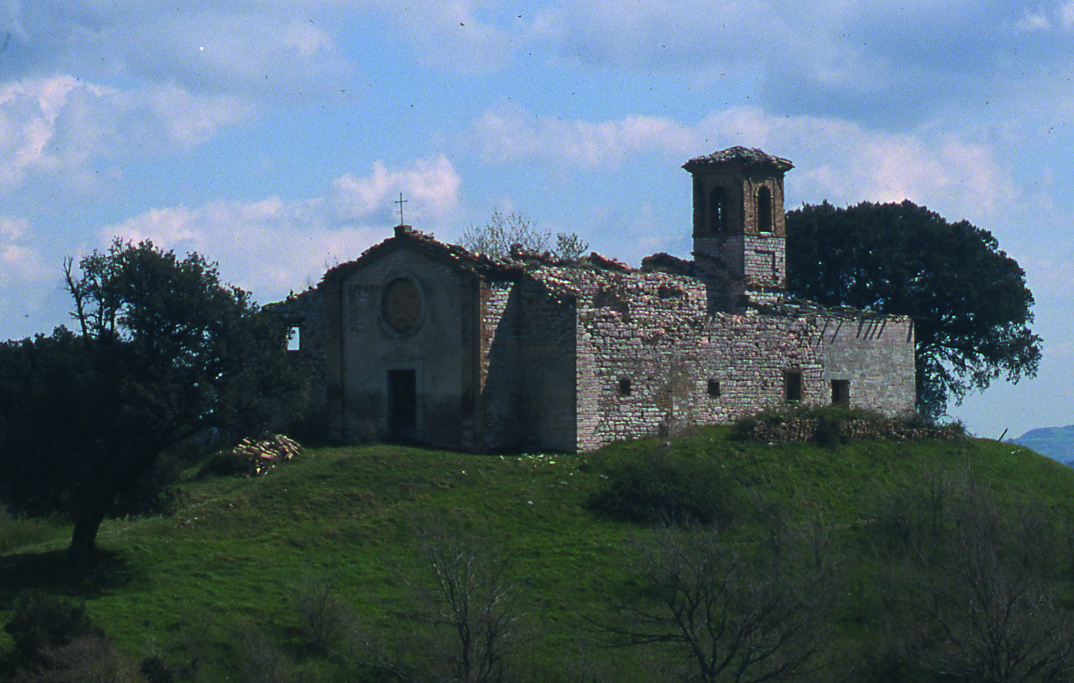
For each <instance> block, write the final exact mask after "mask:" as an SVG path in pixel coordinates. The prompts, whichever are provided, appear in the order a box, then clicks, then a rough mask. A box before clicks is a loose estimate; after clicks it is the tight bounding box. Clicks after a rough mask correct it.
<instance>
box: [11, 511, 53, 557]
mask: <svg viewBox="0 0 1074 683" xmlns="http://www.w3.org/2000/svg"><path fill="white" fill-rule="evenodd" d="M48 536H49V526H48V524H46V523H45V522H43V521H41V520H38V519H21V518H19V517H16V516H15V515H12V514H10V513H8V512H7V511H6V510H5V509H4V508H3V507H2V506H0V553H6V552H8V551H9V550H14V549H15V548H18V547H21V546H24V545H29V544H31V543H40V542H41V541H43V540H45V539H46V538H48Z"/></svg>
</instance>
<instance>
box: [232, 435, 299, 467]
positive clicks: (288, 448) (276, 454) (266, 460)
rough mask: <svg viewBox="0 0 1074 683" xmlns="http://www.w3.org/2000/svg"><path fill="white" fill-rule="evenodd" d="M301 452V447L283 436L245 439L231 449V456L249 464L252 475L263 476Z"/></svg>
mask: <svg viewBox="0 0 1074 683" xmlns="http://www.w3.org/2000/svg"><path fill="white" fill-rule="evenodd" d="M301 452H302V446H300V445H299V444H298V442H297V441H295V440H294V439H291V438H289V437H286V436H284V435H283V434H276V435H275V436H272V437H270V438H268V439H262V440H255V439H250V438H246V439H243V440H242V441H240V442H239V445H237V446H235V448H233V449H231V453H232V455H235V456H238V457H240V458H244V459H246V460H248V461H249V462H250V470H251V471H252V472H253V473H254V474H264V473H266V472H268V471H269V470H271V469H273V468H274V467H276V465H277V464H279V463H281V462H286V461H288V460H292V459H294V457H295V456H296V455H298V454H299V453H301Z"/></svg>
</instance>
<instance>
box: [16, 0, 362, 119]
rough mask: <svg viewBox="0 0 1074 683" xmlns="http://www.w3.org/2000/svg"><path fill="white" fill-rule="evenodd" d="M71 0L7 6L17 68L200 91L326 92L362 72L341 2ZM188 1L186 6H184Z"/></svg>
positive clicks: (33, 73)
mask: <svg viewBox="0 0 1074 683" xmlns="http://www.w3.org/2000/svg"><path fill="white" fill-rule="evenodd" d="M204 4H205V3H200V4H199V3H194V4H190V3H182V4H180V5H179V6H176V5H175V4H174V3H172V4H168V3H157V2H145V1H140V0H133V1H131V2H123V3H101V2H97V1H96V0H65V2H63V3H36V4H35V5H34V7H33V10H32V11H22V9H21V7H22V5H21V3H18V2H15V3H10V2H9V3H6V7H2V8H0V29H3V30H5V31H6V35H7V36H8V44H7V45H6V49H5V51H4V55H3V60H4V61H3V65H4V67H5V68H4V71H5V74H6V76H7V77H8V78H11V77H16V78H18V77H25V76H40V75H41V74H43V73H44V74H47V73H51V72H54V71H56V70H61V69H62V70H70V71H73V72H75V73H79V74H84V75H86V76H88V77H91V78H95V79H97V80H101V81H105V80H108V79H111V78H113V77H115V76H117V75H118V76H121V77H127V78H134V79H145V78H149V79H152V80H155V81H157V82H160V83H178V84H181V85H182V86H183V87H184V88H186V89H188V90H192V91H194V92H199V91H212V92H223V91H226V92H228V93H229V94H232V95H235V94H238V95H244V96H251V95H268V96H282V97H293V96H294V95H296V94H302V95H303V96H304V97H306V98H314V97H316V98H324V97H326V96H327V97H334V96H337V95H339V93H340V92H341V90H343V89H344V88H345V87H346V85H345V84H344V83H343V81H345V80H346V79H349V78H351V77H353V68H352V64H351V63H350V61H349V60H348V59H347V58H346V57H345V56H344V55H343V54H342V51H341V50H340V47H339V45H338V44H337V40H336V34H337V33H338V32H339V30H340V28H341V26H342V19H341V17H342V16H344V15H341V14H340V13H339V12H337V11H321V10H322V9H323V8H322V7H321V6H320V5H319V4H318V3H296V2H290V1H288V0H278V1H268V2H258V3H245V2H232V1H229V0H223V1H221V2H215V3H212V9H204V8H203V5H204ZM184 5H185V6H184Z"/></svg>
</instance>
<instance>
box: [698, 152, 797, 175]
mask: <svg viewBox="0 0 1074 683" xmlns="http://www.w3.org/2000/svg"><path fill="white" fill-rule="evenodd" d="M730 164H740V165H744V166H756V167H768V168H771V169H772V170H774V171H778V172H780V173H784V172H786V171H789V170H790V169H792V168H794V164H792V163H791V162H790V161H789V160H788V159H784V158H782V157H777V156H773V155H771V154H767V153H765V152H762V151H761V150H759V149H756V148H752V147H730V148H728V149H725V150H721V151H719V152H713V153H712V154H706V155H705V156H700V157H694V158H693V159H690V160H689V161H687V162H686V163H685V164H683V165H682V167H683V168H685V169H686V170H687V171H690V172H691V173H693V172H694V171H698V170H701V169H703V168H708V167H713V166H724V165H730Z"/></svg>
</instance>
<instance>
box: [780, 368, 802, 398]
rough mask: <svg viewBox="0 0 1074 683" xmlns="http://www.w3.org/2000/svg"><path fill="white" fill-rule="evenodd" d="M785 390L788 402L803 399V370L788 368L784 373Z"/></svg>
mask: <svg viewBox="0 0 1074 683" xmlns="http://www.w3.org/2000/svg"><path fill="white" fill-rule="evenodd" d="M783 390H784V396H785V398H786V399H787V401H788V402H791V401H801V400H802V371H801V370H787V371H786V372H784V373H783Z"/></svg>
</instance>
